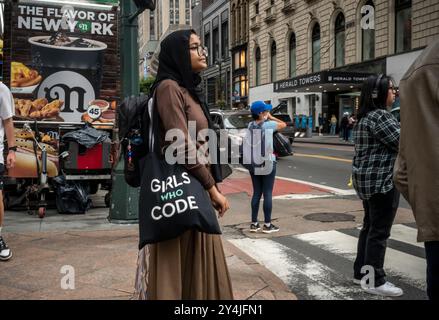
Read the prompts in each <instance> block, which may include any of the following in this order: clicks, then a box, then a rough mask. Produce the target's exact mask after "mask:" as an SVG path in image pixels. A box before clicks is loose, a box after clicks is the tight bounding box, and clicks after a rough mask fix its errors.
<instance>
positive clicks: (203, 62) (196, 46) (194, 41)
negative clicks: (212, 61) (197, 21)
mask: <svg viewBox="0 0 439 320" xmlns="http://www.w3.org/2000/svg"><path fill="white" fill-rule="evenodd" d="M189 52H190V55H191V65H192V71H193V72H195V73H198V72H201V71H203V70H204V69H206V68H207V58H206V54H205V51H204V48H203V47H202V46H201V40H200V37H198V36H197V35H196V34H192V35H191V38H190V40H189Z"/></svg>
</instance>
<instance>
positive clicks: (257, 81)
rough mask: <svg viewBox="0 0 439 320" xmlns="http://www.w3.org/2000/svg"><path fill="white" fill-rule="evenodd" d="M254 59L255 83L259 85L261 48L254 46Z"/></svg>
mask: <svg viewBox="0 0 439 320" xmlns="http://www.w3.org/2000/svg"><path fill="white" fill-rule="evenodd" d="M255 60H256V67H255V69H256V77H255V79H256V85H257V86H259V85H260V84H261V49H260V48H259V47H257V48H256V53H255Z"/></svg>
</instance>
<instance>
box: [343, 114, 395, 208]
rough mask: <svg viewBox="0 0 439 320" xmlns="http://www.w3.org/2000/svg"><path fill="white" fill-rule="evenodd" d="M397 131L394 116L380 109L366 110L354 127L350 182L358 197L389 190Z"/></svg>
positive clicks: (390, 187)
mask: <svg viewBox="0 0 439 320" xmlns="http://www.w3.org/2000/svg"><path fill="white" fill-rule="evenodd" d="M399 133H400V127H399V123H398V121H397V120H396V118H395V117H394V116H393V115H392V114H391V113H390V112H387V111H386V110H381V109H378V110H373V111H371V112H369V113H368V114H367V115H366V116H365V117H364V118H362V119H361V120H360V121H359V122H358V124H357V125H356V126H355V127H354V131H353V137H354V142H355V155H354V160H353V164H352V182H353V185H354V188H355V190H356V191H357V193H358V196H359V197H360V198H361V199H363V200H367V199H369V198H370V197H372V196H373V195H374V194H377V193H387V192H389V191H390V190H392V188H393V166H394V164H395V160H396V156H397V154H398V146H399Z"/></svg>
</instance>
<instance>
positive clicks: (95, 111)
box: [87, 105, 102, 120]
mask: <svg viewBox="0 0 439 320" xmlns="http://www.w3.org/2000/svg"><path fill="white" fill-rule="evenodd" d="M87 114H88V116H89V117H90V118H92V119H93V120H97V119H99V118H100V117H101V115H102V110H101V108H99V107H98V106H93V105H91V106H90V107H88V109H87Z"/></svg>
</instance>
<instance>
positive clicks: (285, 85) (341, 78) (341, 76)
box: [273, 71, 373, 92]
mask: <svg viewBox="0 0 439 320" xmlns="http://www.w3.org/2000/svg"><path fill="white" fill-rule="evenodd" d="M371 75H373V74H371V73H357V72H340V71H322V72H316V73H312V74H307V75H303V76H299V77H295V78H291V79H288V80H282V81H277V82H275V83H273V90H274V92H337V91H352V90H354V89H360V88H361V86H362V84H363V82H364V80H366V79H367V78H368V77H369V76H371Z"/></svg>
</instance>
